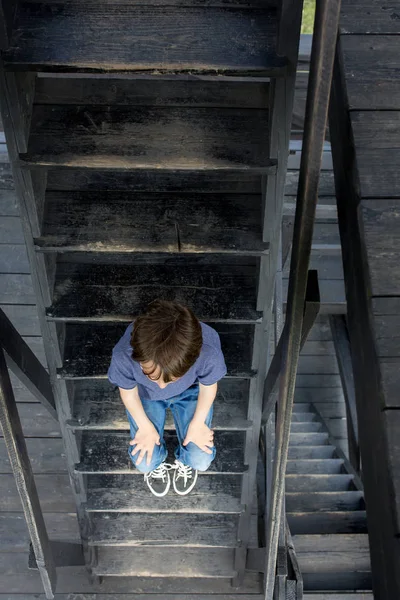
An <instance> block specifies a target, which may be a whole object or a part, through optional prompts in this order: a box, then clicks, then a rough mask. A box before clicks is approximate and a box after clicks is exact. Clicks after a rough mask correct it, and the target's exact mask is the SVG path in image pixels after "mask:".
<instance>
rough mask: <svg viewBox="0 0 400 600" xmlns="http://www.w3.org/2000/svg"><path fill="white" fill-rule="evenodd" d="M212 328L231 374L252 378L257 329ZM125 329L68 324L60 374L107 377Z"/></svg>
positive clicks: (111, 325)
mask: <svg viewBox="0 0 400 600" xmlns="http://www.w3.org/2000/svg"><path fill="white" fill-rule="evenodd" d="M211 326H212V327H213V328H214V329H215V330H216V331H217V332H218V334H219V336H220V339H221V346H222V351H223V353H224V356H225V362H226V364H227V368H228V374H230V375H232V376H236V377H248V376H250V375H252V370H251V355H252V349H253V337H254V326H253V325H237V324H231V323H229V324H227V323H212V324H211ZM125 330H126V324H125V323H124V324H121V323H104V324H101V325H94V324H90V325H84V324H72V323H68V324H67V326H66V339H65V353H64V365H63V367H62V369H60V375H61V376H63V377H67V378H86V377H89V378H94V377H105V376H106V373H107V370H108V367H109V364H110V360H111V352H112V349H113V347H114V346H115V344H116V343H117V342H118V340H119V338H120V337H121V336H122V335H123V333H124V332H125ZM76 348H80V352H79V355H77V354H76Z"/></svg>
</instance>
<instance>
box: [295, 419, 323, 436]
mask: <svg viewBox="0 0 400 600" xmlns="http://www.w3.org/2000/svg"><path fill="white" fill-rule="evenodd" d="M321 427H322V425H321V423H318V421H305V422H298V421H294V420H293V419H292V424H291V426H290V431H291V433H318V432H319V431H320V430H321Z"/></svg>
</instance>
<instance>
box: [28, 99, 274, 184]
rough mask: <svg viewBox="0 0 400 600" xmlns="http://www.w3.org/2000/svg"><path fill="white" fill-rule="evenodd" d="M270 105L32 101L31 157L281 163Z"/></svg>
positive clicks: (42, 161) (173, 163)
mask: <svg viewBox="0 0 400 600" xmlns="http://www.w3.org/2000/svg"><path fill="white" fill-rule="evenodd" d="M268 120H269V113H268V110H267V109H265V110H258V109H231V108H198V107H179V108H175V107H172V108H169V107H168V108H163V107H157V106H153V107H148V106H147V107H126V106H59V105H57V106H53V107H49V106H44V105H36V106H35V107H34V109H33V114H32V123H31V129H30V136H29V144H28V151H27V153H26V154H23V155H21V160H22V161H23V162H24V163H25V164H32V165H33V164H35V165H41V166H57V165H60V166H64V167H73V168H82V169H96V168H97V169H120V170H126V169H137V170H142V169H145V170H148V169H154V168H157V169H163V170H172V171H173V170H178V171H181V170H198V171H213V170H218V171H221V170H222V171H223V170H225V169H228V170H229V169H230V170H232V169H236V170H238V171H242V170H246V171H247V170H250V169H251V170H255V171H257V172H262V173H267V172H268V170H270V169H271V167H272V170H273V171H274V170H275V164H276V163H275V162H274V161H271V160H270V159H269V155H268V138H269V135H268Z"/></svg>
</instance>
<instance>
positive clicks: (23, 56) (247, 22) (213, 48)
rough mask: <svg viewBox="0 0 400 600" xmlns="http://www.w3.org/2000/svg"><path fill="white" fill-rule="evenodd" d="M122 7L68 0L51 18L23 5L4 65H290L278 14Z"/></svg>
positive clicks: (231, 68)
mask: <svg viewBox="0 0 400 600" xmlns="http://www.w3.org/2000/svg"><path fill="white" fill-rule="evenodd" d="M122 8H123V9H121V6H118V4H110V3H108V2H106V1H102V2H93V1H92V2H86V4H85V6H84V7H83V6H82V4H80V3H79V2H76V1H70V2H68V3H66V4H64V5H63V7H62V10H53V11H51V12H50V13H49V9H48V8H47V9H46V4H45V3H36V4H32V3H30V2H22V3H21V6H20V11H19V20H18V23H17V27H16V29H15V30H14V38H13V40H12V43H11V49H10V50H9V52H8V53H7V59H6V60H7V62H8V63H9V64H10V66H11V65H14V66H16V65H19V66H20V67H21V68H24V69H30V68H32V69H34V70H39V71H41V70H55V71H60V70H63V69H74V70H76V69H90V70H97V71H104V70H106V71H112V70H116V71H150V72H153V71H157V72H171V71H172V72H176V71H196V72H200V73H204V72H206V73H213V74H216V73H231V74H244V75H245V74H265V73H268V70H269V69H271V68H274V67H277V66H280V65H282V64H285V63H284V61H282V60H279V59H278V58H277V56H276V54H275V45H276V28H277V16H276V11H275V10H274V9H268V8H267V9H264V10H262V9H249V8H247V7H246V8H245V9H241V8H239V7H237V8H235V9H234V10H232V9H229V8H213V7H207V9H206V10H204V8H203V7H195V6H192V7H188V6H187V5H186V6H183V7H182V6H175V7H174V6H162V5H159V6H151V5H150V6H148V5H134V4H132V3H128V2H125V3H123V5H122ZM115 32H118V34H119V35H118V36H115ZM133 32H134V33H133ZM154 32H157V35H154ZM72 33H73V35H72ZM75 39H80V40H81V43H80V44H79V45H77V44H75V43H74V40H75ZM244 41H245V43H244ZM38 67H40V68H38Z"/></svg>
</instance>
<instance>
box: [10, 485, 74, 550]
mask: <svg viewBox="0 0 400 600" xmlns="http://www.w3.org/2000/svg"><path fill="white" fill-rule="evenodd" d="M35 483H36V487H37V489H38V493H39V500H40V504H41V507H42V510H43V512H57V513H64V512H74V511H75V500H74V498H73V495H72V490H71V485H70V481H69V477H68V475H66V474H62V473H61V474H60V473H52V474H51V475H50V474H38V475H35ZM1 490H2V494H1V496H0V511H1V512H15V511H20V510H21V508H22V507H21V502H20V498H19V495H18V492H17V488H16V485H15V481H14V476H13V475H4V474H3V475H1ZM0 555H1V553H0Z"/></svg>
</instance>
